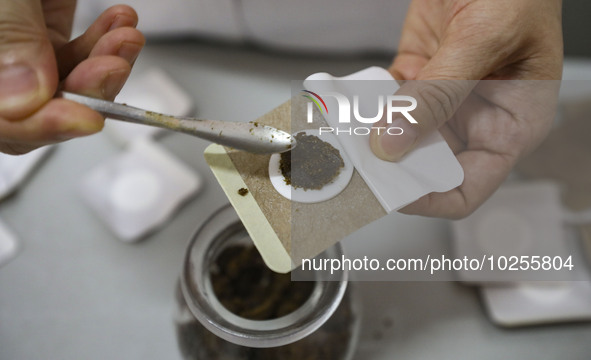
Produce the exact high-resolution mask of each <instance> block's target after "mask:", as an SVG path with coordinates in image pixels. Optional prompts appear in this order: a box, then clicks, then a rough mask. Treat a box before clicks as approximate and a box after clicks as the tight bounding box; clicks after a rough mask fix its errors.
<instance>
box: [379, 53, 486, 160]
mask: <svg viewBox="0 0 591 360" xmlns="http://www.w3.org/2000/svg"><path fill="white" fill-rule="evenodd" d="M460 44H461V42H460ZM495 61H496V60H495V59H494V58H493V57H483V56H482V52H480V51H479V50H478V47H471V46H458V45H457V43H456V44H454V45H447V46H442V47H441V48H440V49H439V50H438V51H437V53H436V54H435V56H433V58H431V59H430V60H429V61H428V62H427V63H426V64H425V66H424V67H423V68H422V69H420V70H417V69H416V64H417V61H416V56H413V55H410V54H401V55H399V56H398V57H397V58H396V60H395V61H394V64H393V66H392V68H391V72H392V73H394V74H405V73H406V74H409V73H410V74H413V73H414V74H416V75H415V76H414V79H416V80H412V81H406V82H405V83H404V84H403V85H402V86H401V87H400V89H399V90H398V92H397V95H406V96H411V97H413V98H415V100H416V101H417V107H416V109H415V110H413V111H412V112H411V115H412V117H413V118H414V119H415V120H416V122H417V124H413V123H411V122H409V121H408V120H407V119H406V118H404V117H400V118H398V119H394V120H393V121H392V123H391V124H386V123H385V122H386V120H385V119H383V120H382V123H380V124H379V126H382V127H386V128H389V127H399V128H402V129H403V133H402V135H390V134H389V133H388V132H387V131H384V132H373V133H372V134H371V137H370V145H371V149H372V150H373V152H374V154H375V155H376V156H378V157H379V158H381V159H383V160H387V161H398V160H400V159H401V158H402V157H403V156H404V155H406V154H407V153H408V152H409V151H410V150H412V149H413V148H414V147H415V146H416V145H417V144H418V143H420V142H421V140H422V139H423V138H424V137H426V136H427V135H429V134H430V133H431V132H433V131H435V130H437V129H438V128H439V127H441V126H442V125H443V124H445V122H447V121H448V120H449V119H451V117H452V116H453V115H454V114H455V112H456V111H457V110H458V108H459V107H460V106H461V105H462V103H463V102H464V101H465V100H466V98H467V97H468V95H470V93H471V92H472V90H473V89H474V87H475V86H476V85H477V84H478V80H480V79H482V78H484V77H486V76H487V75H488V73H489V69H490V68H492V67H494V66H495ZM468 79H474V80H468ZM395 133H396V132H395ZM397 133H399V132H397Z"/></svg>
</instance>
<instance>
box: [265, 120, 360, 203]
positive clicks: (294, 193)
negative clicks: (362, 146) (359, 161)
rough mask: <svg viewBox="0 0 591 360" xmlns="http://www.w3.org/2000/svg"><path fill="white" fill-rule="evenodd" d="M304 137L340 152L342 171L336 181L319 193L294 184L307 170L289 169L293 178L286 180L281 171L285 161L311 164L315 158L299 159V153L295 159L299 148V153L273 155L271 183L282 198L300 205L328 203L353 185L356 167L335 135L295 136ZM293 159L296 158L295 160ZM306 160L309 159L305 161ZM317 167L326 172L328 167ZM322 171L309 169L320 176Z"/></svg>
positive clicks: (306, 132) (308, 133)
mask: <svg viewBox="0 0 591 360" xmlns="http://www.w3.org/2000/svg"><path fill="white" fill-rule="evenodd" d="M302 134H304V135H306V136H314V137H316V138H318V139H319V140H320V141H324V142H326V143H328V144H330V146H332V147H333V148H334V149H336V150H337V151H338V152H339V157H340V159H341V160H342V161H343V165H342V167H341V168H340V169H338V170H337V171H336V176H335V177H334V178H333V179H330V180H329V181H327V183H326V184H325V185H322V186H320V188H319V189H312V188H304V187H297V182H296V184H294V183H293V176H297V175H298V173H301V172H305V169H296V168H294V167H291V165H290V167H291V169H290V171H291V174H290V175H289V176H291V177H292V178H286V176H285V174H284V172H285V170H283V171H282V166H281V164H282V163H283V162H282V157H288V158H289V159H288V160H289V161H290V162H291V164H293V163H294V161H298V160H299V161H300V162H304V161H305V160H310V159H309V158H311V157H312V156H315V155H306V154H302V155H298V154H297V153H296V154H295V155H294V153H295V152H296V151H297V150H298V148H297V147H296V149H294V151H292V152H287V153H283V154H273V155H271V159H270V160H269V177H270V179H271V183H272V184H273V187H274V188H275V190H277V192H279V194H281V195H282V196H284V197H285V198H287V199H288V200H292V201H296V202H300V203H317V202H323V201H326V200H329V199H331V198H333V197H335V196H337V195H338V194H340V193H341V192H342V191H343V190H345V188H346V187H347V185H349V181H351V177H352V176H353V170H354V168H353V164H352V163H351V160H349V157H348V156H347V155H346V153H345V151H344V150H343V148H342V147H341V145H340V143H339V142H338V140H337V138H336V136H335V135H333V134H331V133H322V134H319V132H318V130H317V129H308V130H303V131H298V132H296V133H294V134H293V135H294V136H295V137H296V139H297V136H301V135H302ZM300 143H301V141H300ZM294 157H296V158H295V159H294ZM303 157H306V158H305V159H304V158H303ZM312 160H313V159H312ZM312 165H314V164H312ZM316 166H317V167H321V168H322V167H324V168H326V166H325V165H323V164H316ZM319 170H321V169H317V168H313V169H310V171H313V172H318V171H319ZM294 186H295V187H294Z"/></svg>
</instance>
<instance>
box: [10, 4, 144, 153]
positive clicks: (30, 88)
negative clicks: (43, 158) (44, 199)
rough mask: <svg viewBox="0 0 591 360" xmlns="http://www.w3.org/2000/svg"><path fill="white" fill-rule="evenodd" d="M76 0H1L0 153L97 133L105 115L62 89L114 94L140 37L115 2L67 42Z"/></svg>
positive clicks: (131, 16)
mask: <svg viewBox="0 0 591 360" xmlns="http://www.w3.org/2000/svg"><path fill="white" fill-rule="evenodd" d="M75 7H76V1H75V0H0V9H2V11H0V151H2V152H5V153H8V154H23V153H26V152H28V151H31V150H33V149H35V148H38V147H40V146H43V145H47V144H52V143H57V142H61V141H64V140H68V139H71V138H76V137H80V136H86V135H90V134H93V133H96V132H98V131H100V130H101V129H102V127H103V125H104V119H103V117H102V116H101V115H100V114H99V113H97V112H95V111H93V110H91V109H89V108H87V107H85V106H83V105H79V104H77V103H74V102H71V101H68V100H64V99H54V98H53V96H54V94H55V92H56V91H57V90H58V88H59V89H63V90H66V91H71V92H74V93H79V94H83V95H88V96H92V97H96V98H102V99H108V100H112V99H114V98H115V96H116V95H117V93H118V92H119V91H120V90H121V88H122V86H123V84H124V83H125V81H126V80H127V77H128V76H129V73H130V71H131V66H132V65H133V63H134V61H135V59H136V58H137V56H138V54H139V52H140V50H141V49H142V47H143V45H144V43H145V39H144V37H143V35H142V34H141V33H140V32H139V31H138V30H136V29H135V26H136V25H137V21H138V18H137V14H136V12H135V11H134V10H133V9H132V8H130V7H128V6H124V5H117V6H113V7H111V8H109V9H107V10H106V11H105V12H103V13H102V14H101V15H100V16H99V17H98V18H97V20H96V21H95V22H94V23H93V24H92V25H91V26H90V27H89V28H88V29H87V30H86V32H85V33H84V34H82V35H81V36H80V37H78V38H76V39H74V40H72V41H69V39H70V36H71V31H72V23H73V17H74V11H75Z"/></svg>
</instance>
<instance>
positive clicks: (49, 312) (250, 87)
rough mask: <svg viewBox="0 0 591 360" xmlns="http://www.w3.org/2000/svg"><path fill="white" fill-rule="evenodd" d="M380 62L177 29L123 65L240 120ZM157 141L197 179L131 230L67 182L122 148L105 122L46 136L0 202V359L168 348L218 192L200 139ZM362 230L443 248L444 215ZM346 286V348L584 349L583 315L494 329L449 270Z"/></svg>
mask: <svg viewBox="0 0 591 360" xmlns="http://www.w3.org/2000/svg"><path fill="white" fill-rule="evenodd" d="M388 63H389V60H388V59H387V58H386V57H379V56H373V57H345V56H334V57H318V56H301V55H294V54H280V53H273V52H266V51H260V50H257V49H251V48H244V47H230V46H222V45H214V44H210V43H196V42H192V41H189V40H185V41H174V42H150V43H149V44H148V45H147V47H146V49H145V51H144V52H143V54H142V55H141V56H140V58H139V59H138V62H137V64H136V67H135V69H134V72H133V74H134V75H132V76H136V75H135V74H141V73H142V71H145V70H146V69H150V68H154V67H156V68H160V69H162V70H163V71H164V72H165V73H167V74H168V75H169V76H170V77H171V78H172V79H173V80H174V81H175V82H176V83H177V84H178V85H179V86H180V87H181V88H183V89H184V90H185V91H186V92H187V93H188V94H189V95H190V97H191V98H192V100H193V102H194V105H195V109H196V114H197V115H199V116H200V117H205V118H215V119H223V120H239V121H251V120H254V119H256V118H257V117H259V116H261V115H263V114H264V113H266V112H267V111H269V110H271V109H272V108H274V107H276V106H277V105H279V104H281V103H282V102H284V101H286V100H288V99H289V97H290V89H291V87H290V86H291V85H290V81H291V80H296V79H303V78H305V77H306V76H307V75H309V74H311V73H314V72H318V71H329V72H331V73H333V74H335V75H345V74H349V73H352V72H354V71H357V70H360V69H363V68H366V67H369V66H374V65H377V66H384V67H387V66H388ZM569 64H570V65H569V66H570V67H569V68H568V71H567V75H568V76H572V77H573V78H581V76H579V74H580V73H585V74H586V76H588V78H591V76H589V73H591V64H588V63H587V62H585V61H572V62H570V63H569ZM158 143H159V144H161V145H162V146H164V147H165V148H167V149H168V150H169V151H170V152H171V153H173V154H174V155H175V156H176V157H177V158H178V159H180V160H181V161H182V162H184V163H185V164H186V165H187V166H189V167H190V168H192V169H194V170H195V171H196V172H197V173H199V174H200V175H201V176H202V177H203V180H204V187H203V189H202V190H201V192H200V193H199V194H198V195H197V196H196V197H194V198H193V199H191V200H190V201H189V202H188V203H186V204H185V205H184V206H183V207H182V208H181V209H180V210H179V211H178V213H177V214H176V216H174V217H173V218H172V219H171V220H170V221H169V222H167V223H166V224H165V226H163V227H162V228H161V229H159V230H158V231H156V232H154V233H152V234H151V235H149V236H147V237H146V238H145V239H144V240H142V241H141V242H139V243H135V244H128V243H123V242H121V241H119V240H117V239H116V238H115V237H114V236H113V234H112V233H111V232H110V230H109V229H108V228H106V227H105V226H104V225H103V224H102V223H101V221H100V220H99V219H98V218H97V217H96V216H95V215H94V214H93V213H92V212H91V210H90V209H89V208H88V207H87V206H86V205H85V204H84V203H83V201H82V200H81V198H80V196H79V194H78V193H77V188H78V187H79V184H80V178H81V176H82V175H83V174H85V173H86V172H88V171H89V170H90V169H91V168H93V167H94V166H96V164H98V163H100V162H101V161H104V160H106V159H108V158H110V157H112V156H115V155H116V154H118V153H120V152H121V148H120V147H118V146H117V145H116V144H115V143H114V142H113V141H111V139H109V138H108V136H107V135H105V134H98V135H94V136H91V137H88V138H83V139H77V140H73V141H69V142H67V143H64V144H61V145H59V146H57V147H56V149H55V151H54V152H53V154H51V156H50V157H49V158H48V159H47V161H46V162H45V163H43V164H42V166H41V167H40V168H39V169H37V171H36V172H35V173H34V174H33V176H32V177H31V178H30V179H29V180H28V181H27V182H26V183H25V184H24V186H23V187H22V189H20V191H18V192H17V193H16V194H14V195H13V196H11V197H10V198H8V199H6V200H4V201H3V202H2V203H0V218H1V219H2V220H4V222H6V223H7V224H8V225H9V226H10V228H11V229H13V231H14V232H15V234H17V236H18V238H19V239H20V243H21V250H20V252H19V254H18V256H17V257H16V258H15V259H14V260H12V261H11V262H9V263H8V264H7V265H5V266H3V267H2V268H0V359H2V360H4V359H7V360H20V359H60V360H67V359H142V360H148V359H177V358H180V354H179V352H178V349H177V344H176V339H175V332H174V327H173V312H174V298H173V291H174V286H175V283H176V280H177V278H178V275H179V271H180V267H181V261H182V257H183V254H184V250H185V246H186V244H187V241H188V239H189V237H190V236H191V234H192V233H193V232H194V231H195V230H196V228H197V227H198V226H199V225H200V224H201V223H202V222H203V221H204V220H205V219H206V218H207V217H208V215H210V214H211V213H212V212H213V211H214V210H215V209H217V208H218V207H220V206H222V205H223V204H225V203H226V202H227V200H226V198H225V196H224V195H223V193H222V190H221V188H220V187H219V185H218V184H217V182H216V181H215V179H214V177H213V175H212V173H211V172H210V170H209V168H208V167H207V165H206V163H205V161H204V160H203V155H202V154H203V151H204V149H205V147H206V146H207V143H206V142H205V141H202V140H199V139H195V138H192V137H189V136H186V135H181V134H166V135H165V136H163V137H161V138H159V139H158ZM393 234H395V235H393ZM393 237H395V238H396V239H395V240H394V239H393ZM367 239H371V249H373V250H371V251H374V252H382V253H383V252H386V253H387V254H388V253H391V254H400V253H405V254H412V253H413V252H420V251H421V249H436V250H437V251H439V252H441V253H447V252H449V247H450V234H449V223H448V222H447V221H445V220H439V219H427V218H421V217H411V216H404V215H398V214H396V215H392V216H388V217H387V218H383V219H381V220H379V221H377V222H376V223H374V224H372V225H371V226H369V227H367V228H365V229H363V230H362V231H361V232H359V233H357V234H355V235H353V236H350V237H348V238H347V239H345V241H344V245H345V249H346V251H347V252H348V254H350V255H351V256H355V254H361V253H363V251H366V250H367V247H368V245H367V243H368V242H369V241H368V240H367ZM371 251H370V252H371ZM354 286H356V287H357V289H358V290H359V293H360V294H361V295H362V307H363V309H364V317H363V321H362V331H361V339H360V343H359V347H358V352H357V355H356V358H358V359H376V360H386V359H393V358H395V359H434V358H437V359H454V360H457V359H474V358H478V359H499V358H505V359H559V358H560V359H581V360H582V359H589V357H590V355H589V354H591V342H590V341H589V339H591V325H590V324H589V323H580V324H565V325H556V326H540V327H530V328H524V329H514V330H506V329H502V328H499V327H497V326H495V325H493V324H492V323H491V322H490V321H489V320H488V318H487V316H486V313H485V310H484V308H483V305H482V303H481V300H480V298H479V292H478V290H477V289H476V288H474V287H469V286H464V285H462V284H460V283H457V282H436V281H425V282H356V283H354ZM590 301H591V300H590Z"/></svg>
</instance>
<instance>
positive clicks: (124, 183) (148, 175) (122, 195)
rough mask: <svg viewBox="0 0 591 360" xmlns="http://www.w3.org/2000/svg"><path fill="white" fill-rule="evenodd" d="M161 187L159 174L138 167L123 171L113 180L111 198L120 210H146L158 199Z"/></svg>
mask: <svg viewBox="0 0 591 360" xmlns="http://www.w3.org/2000/svg"><path fill="white" fill-rule="evenodd" d="M161 189H162V184H161V182H160V181H159V178H158V175H156V174H155V173H154V172H151V171H148V170H145V169H137V170H135V171H131V172H128V173H121V174H120V176H119V177H117V178H116V179H114V180H113V184H112V187H111V191H110V194H109V198H110V200H111V203H112V204H113V205H114V206H116V207H117V208H118V210H120V211H126V212H138V211H144V210H146V209H150V208H151V207H152V206H154V204H155V203H156V202H157V201H158V198H159V197H160V193H161Z"/></svg>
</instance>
